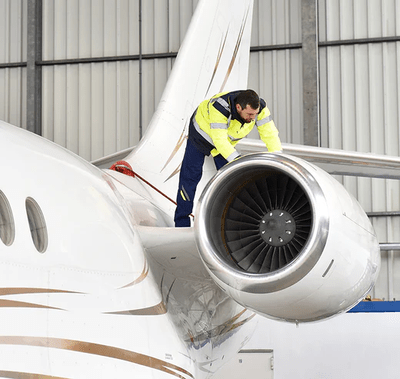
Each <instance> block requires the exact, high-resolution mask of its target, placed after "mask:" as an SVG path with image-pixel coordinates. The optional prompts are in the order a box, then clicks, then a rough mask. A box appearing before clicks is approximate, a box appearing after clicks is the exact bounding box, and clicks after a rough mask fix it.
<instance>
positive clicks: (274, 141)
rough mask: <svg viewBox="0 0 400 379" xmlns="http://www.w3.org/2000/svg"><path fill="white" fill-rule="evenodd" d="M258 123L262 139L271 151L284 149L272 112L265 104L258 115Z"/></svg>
mask: <svg viewBox="0 0 400 379" xmlns="http://www.w3.org/2000/svg"><path fill="white" fill-rule="evenodd" d="M256 125H257V129H258V133H259V134H260V138H261V140H262V141H263V142H264V143H265V145H266V146H267V149H268V151H269V152H271V153H272V152H277V151H282V145H281V140H280V138H279V131H278V129H277V128H276V126H275V123H274V120H273V119H272V116H271V112H270V111H269V109H268V107H267V106H265V107H264V108H263V109H262V110H261V112H260V113H259V114H258V116H257V120H256Z"/></svg>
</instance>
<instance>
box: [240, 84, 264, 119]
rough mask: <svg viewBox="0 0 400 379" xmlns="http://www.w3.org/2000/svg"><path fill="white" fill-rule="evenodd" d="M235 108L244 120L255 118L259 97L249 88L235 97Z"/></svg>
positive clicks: (258, 109)
mask: <svg viewBox="0 0 400 379" xmlns="http://www.w3.org/2000/svg"><path fill="white" fill-rule="evenodd" d="M236 110H237V112H238V113H239V116H240V117H241V118H242V119H243V120H244V121H245V122H251V121H253V120H255V119H256V117H257V115H258V112H260V98H259V96H258V95H257V93H256V92H254V91H253V90H251V89H248V90H246V91H243V92H241V93H239V95H238V96H237V97H236Z"/></svg>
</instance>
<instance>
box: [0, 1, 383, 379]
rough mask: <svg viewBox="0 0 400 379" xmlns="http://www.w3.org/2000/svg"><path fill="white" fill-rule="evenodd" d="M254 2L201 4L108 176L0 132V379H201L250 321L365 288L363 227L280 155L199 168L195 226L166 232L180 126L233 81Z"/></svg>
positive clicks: (339, 303) (242, 65)
mask: <svg viewBox="0 0 400 379" xmlns="http://www.w3.org/2000/svg"><path fill="white" fill-rule="evenodd" d="M252 7H253V4H252V1H251V0H220V1H215V0H201V1H200V2H199V3H198V5H197V8H196V11H195V14H194V16H193V19H192V22H191V24H190V26H189V30H188V32H187V35H186V37H185V40H184V42H183V44H182V46H181V49H180V51H179V54H178V57H177V59H176V61H175V63H174V67H173V71H172V73H171V75H170V78H169V80H168V83H167V85H166V88H165V91H164V93H163V96H162V98H161V101H160V104H159V106H158V108H157V110H156V112H155V114H154V116H153V118H152V120H151V122H150V125H149V126H148V128H147V130H146V134H145V135H144V137H143V138H142V140H141V141H140V143H139V144H138V145H137V146H135V147H133V149H132V150H131V151H130V152H129V154H127V155H126V157H125V158H124V159H123V160H121V161H119V162H114V164H113V165H112V167H111V168H108V169H101V168H98V167H96V166H95V165H94V164H92V163H90V162H87V161H86V160H84V159H82V158H80V157H78V156H77V155H75V154H73V153H72V152H70V151H68V150H66V149H64V148H62V147H60V146H58V145H56V144H55V143H53V142H51V141H49V140H46V139H44V138H42V137H40V136H37V135H35V134H33V133H31V132H28V131H26V130H23V129H21V128H18V127H15V126H12V125H9V124H7V123H5V122H0V152H1V163H0V164H1V177H0V217H1V223H0V240H1V241H0V257H1V259H0V320H1V322H0V377H1V378H39V377H40V378H46V379H48V378H57V379H60V378H63V379H65V378H141V379H146V378H149V379H150V378H152V379H163V378H173V377H177V378H181V379H190V378H196V379H203V378H204V379H205V378H211V377H214V378H215V377H217V375H218V369H219V368H220V367H222V366H223V365H224V364H229V359H230V358H232V357H233V356H234V355H235V354H236V352H237V351H239V350H240V349H241V348H242V347H243V346H244V345H245V344H246V342H247V341H248V340H249V339H250V338H251V335H252V333H253V331H254V329H255V326H256V324H255V322H254V318H255V315H256V314H257V315H262V316H265V317H269V318H272V319H275V320H281V321H282V322H290V323H296V324H300V323H309V322H315V321H323V320H325V319H329V318H331V317H333V316H336V315H340V314H341V313H344V312H346V311H347V310H349V309H350V308H352V307H353V306H354V305H355V304H357V303H358V302H360V301H361V300H362V299H363V298H364V297H365V296H366V294H368V293H369V291H370V290H371V288H372V287H373V285H374V283H375V281H376V278H377V276H378V273H379V267H380V251H379V244H378V242H377V239H376V236H375V233H374V230H373V228H372V226H371V223H370V222H369V220H368V217H367V216H366V214H365V212H364V211H363V209H362V208H361V206H360V205H359V204H358V202H357V201H356V200H355V198H354V197H353V196H352V195H350V194H349V193H348V192H347V191H346V190H345V189H344V187H343V186H342V185H341V184H340V183H339V182H338V181H336V180H335V179H334V178H333V177H332V176H331V175H329V174H328V173H327V172H325V171H324V170H323V169H321V168H319V167H318V166H316V165H315V164H313V163H310V162H308V161H307V160H305V159H302V158H299V157H297V156H295V155H292V154H287V153H286V152H285V151H286V149H285V148H284V151H283V153H268V152H266V151H265V149H263V148H262V147H260V145H259V144H258V142H255V141H248V142H247V149H248V151H249V154H247V155H245V156H243V157H241V158H240V159H238V160H236V161H234V162H231V163H229V164H228V165H226V166H225V167H223V168H222V169H221V170H219V171H218V172H216V171H215V169H214V168H213V164H212V161H211V159H207V160H206V163H205V168H204V175H203V178H202V181H201V182H200V184H199V186H198V189H197V194H198V195H197V198H196V209H195V211H194V218H193V225H192V226H191V227H189V228H175V227H174V226H173V212H174V210H175V204H174V197H175V195H176V191H177V181H178V175H179V168H180V164H181V161H182V156H183V152H184V148H185V141H186V136H187V126H188V120H189V118H190V116H191V114H192V112H193V111H194V109H195V108H196V106H197V105H198V103H199V102H200V101H201V100H202V99H204V98H207V97H208V96H210V95H213V94H215V93H218V92H221V91H228V90H232V89H238V88H245V87H246V85H247V83H246V78H247V71H248V63H249V48H250V31H251V18H252ZM244 143H245V144H246V142H244ZM339 317H340V316H339Z"/></svg>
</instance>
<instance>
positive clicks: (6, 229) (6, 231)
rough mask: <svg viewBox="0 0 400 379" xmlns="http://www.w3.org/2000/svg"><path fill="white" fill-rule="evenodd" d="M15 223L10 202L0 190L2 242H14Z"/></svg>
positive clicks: (0, 235)
mask: <svg viewBox="0 0 400 379" xmlns="http://www.w3.org/2000/svg"><path fill="white" fill-rule="evenodd" d="M14 237H15V225H14V218H13V215H12V212H11V207H10V203H9V202H8V200H7V198H6V196H5V195H4V193H3V192H2V191H0V238H1V240H2V241H3V243H4V244H5V245H7V246H10V245H11V244H12V243H13V242H14Z"/></svg>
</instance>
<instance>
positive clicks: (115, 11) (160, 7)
mask: <svg viewBox="0 0 400 379" xmlns="http://www.w3.org/2000/svg"><path fill="white" fill-rule="evenodd" d="M196 3H197V2H196V1H193V2H192V1H177V0H174V1H165V0H153V1H147V0H146V1H143V6H142V14H141V19H142V22H141V28H142V46H143V47H142V54H143V55H146V54H157V53H165V52H177V51H178V49H179V46H180V43H181V42H182V40H183V38H184V35H185V32H186V29H187V26H188V25H189V23H190V19H191V15H192V13H193V11H194V8H195V6H196ZM139 52H140V50H139V1H138V0H118V1H114V0H91V1H82V0H81V1H79V0H72V1H71V0H68V1H67V0H58V1H54V0H44V1H43V60H44V61H53V60H65V59H77V58H97V57H100V58H101V57H118V56H128V55H129V56H134V55H139ZM172 64H173V58H158V59H157V58H155V59H143V60H142V69H141V72H140V71H139V69H140V66H139V60H137V59H135V60H126V61H116V62H99V63H73V64H63V65H53V66H44V67H43V113H42V117H43V134H44V136H45V137H47V138H50V139H52V140H54V141H55V142H57V143H59V144H61V145H63V146H66V147H67V148H69V149H70V150H72V151H74V152H77V153H78V154H80V155H81V156H83V157H84V158H86V159H88V160H93V159H97V158H100V157H103V156H105V155H108V154H111V153H113V152H115V151H119V150H122V149H125V148H127V147H129V146H133V145H134V144H136V143H137V142H138V140H139V128H138V125H139V121H140V117H139V105H140V103H139V95H140V93H139V86H140V79H141V80H142V83H143V86H142V102H143V103H142V110H143V115H142V125H143V129H145V127H146V125H147V124H148V123H149V121H150V118H151V116H152V114H153V112H154V110H155V108H156V106H157V104H158V101H159V99H160V97H161V94H162V91H163V89H164V86H165V84H166V81H167V79H168V75H169V73H170V71H171V68H172ZM139 74H141V75H139Z"/></svg>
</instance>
